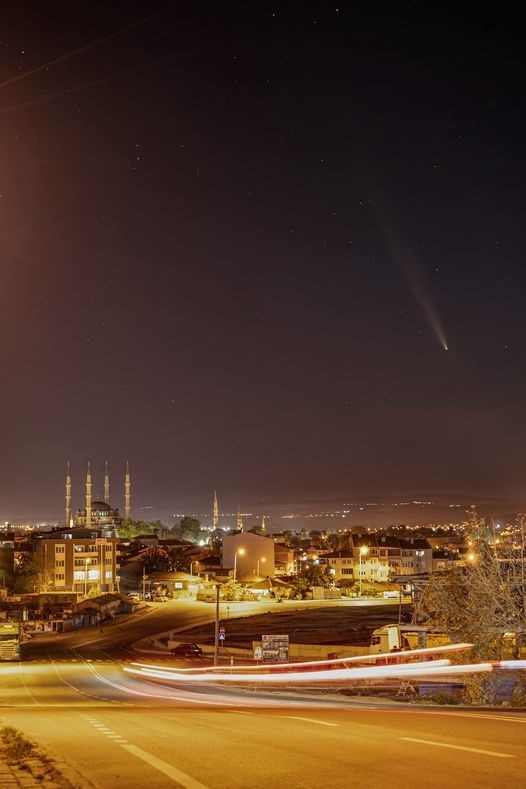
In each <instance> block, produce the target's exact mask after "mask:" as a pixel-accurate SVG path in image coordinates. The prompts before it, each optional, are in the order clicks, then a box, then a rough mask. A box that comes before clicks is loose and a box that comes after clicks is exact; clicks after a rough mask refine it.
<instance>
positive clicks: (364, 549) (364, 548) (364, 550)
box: [358, 545, 369, 597]
mask: <svg viewBox="0 0 526 789" xmlns="http://www.w3.org/2000/svg"><path fill="white" fill-rule="evenodd" d="M368 553H369V548H368V547H367V545H360V591H359V593H358V594H359V597H361V596H362V556H367V554H368Z"/></svg>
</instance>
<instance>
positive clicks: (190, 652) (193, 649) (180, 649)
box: [171, 644, 203, 657]
mask: <svg viewBox="0 0 526 789" xmlns="http://www.w3.org/2000/svg"><path fill="white" fill-rule="evenodd" d="M171 652H172V655H177V657H203V650H202V649H201V647H198V646H197V644H178V645H177V646H176V647H174V648H173V649H172V650H171Z"/></svg>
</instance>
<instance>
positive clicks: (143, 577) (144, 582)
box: [142, 567, 146, 600]
mask: <svg viewBox="0 0 526 789" xmlns="http://www.w3.org/2000/svg"><path fill="white" fill-rule="evenodd" d="M142 599H143V600H146V569H145V568H144V567H143V568H142Z"/></svg>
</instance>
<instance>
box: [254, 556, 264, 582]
mask: <svg viewBox="0 0 526 789" xmlns="http://www.w3.org/2000/svg"><path fill="white" fill-rule="evenodd" d="M260 561H262V562H263V563H265V562H266V561H267V560H266V559H265V557H264V556H262V557H261V560H260V559H258V569H257V572H256V575H257V577H258V578H259V562H260Z"/></svg>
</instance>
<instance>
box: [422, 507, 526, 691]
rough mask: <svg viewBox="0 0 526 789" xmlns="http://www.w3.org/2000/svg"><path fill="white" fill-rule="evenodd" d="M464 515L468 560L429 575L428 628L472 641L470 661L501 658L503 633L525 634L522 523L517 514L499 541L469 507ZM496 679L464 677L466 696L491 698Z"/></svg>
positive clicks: (426, 594)
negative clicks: (509, 533) (509, 531)
mask: <svg viewBox="0 0 526 789" xmlns="http://www.w3.org/2000/svg"><path fill="white" fill-rule="evenodd" d="M468 514H469V519H468V522H467V523H466V524H465V529H466V534H467V537H468V540H469V543H468V544H469V552H468V554H467V564H466V566H464V567H459V568H455V569H453V570H451V571H447V572H444V573H435V574H434V575H433V576H432V578H431V580H430V582H429V583H428V585H427V587H426V589H425V592H424V597H423V600H422V610H423V612H424V614H426V615H427V617H428V619H429V622H430V624H431V626H433V627H435V628H438V629H440V630H444V631H445V632H447V633H448V634H449V635H450V637H451V640H452V641H454V642H467V643H471V644H473V651H472V652H471V654H470V655H469V659H470V660H471V659H473V658H474V659H476V660H495V659H498V658H500V657H501V652H502V648H503V636H504V633H506V632H512V633H515V634H516V639H520V638H521V637H523V634H524V633H526V585H525V580H526V568H525V561H526V552H525V541H524V537H525V523H524V518H523V516H519V517H518V519H517V524H516V528H515V534H514V535H513V539H511V540H510V541H507V542H502V541H501V540H500V538H498V537H497V536H496V535H495V534H493V532H492V530H491V529H490V528H489V527H488V525H487V524H486V522H485V520H484V519H483V518H479V516H478V515H477V512H476V509H475V508H474V507H472V508H471V509H470V511H469V513H468ZM495 681H496V677H495V676H494V675H492V674H490V675H488V676H485V677H484V676H482V677H481V676H474V677H473V678H472V679H469V680H468V681H467V683H466V699H467V700H468V701H473V702H475V703H488V702H492V701H493V700H494V698H495Z"/></svg>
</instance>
